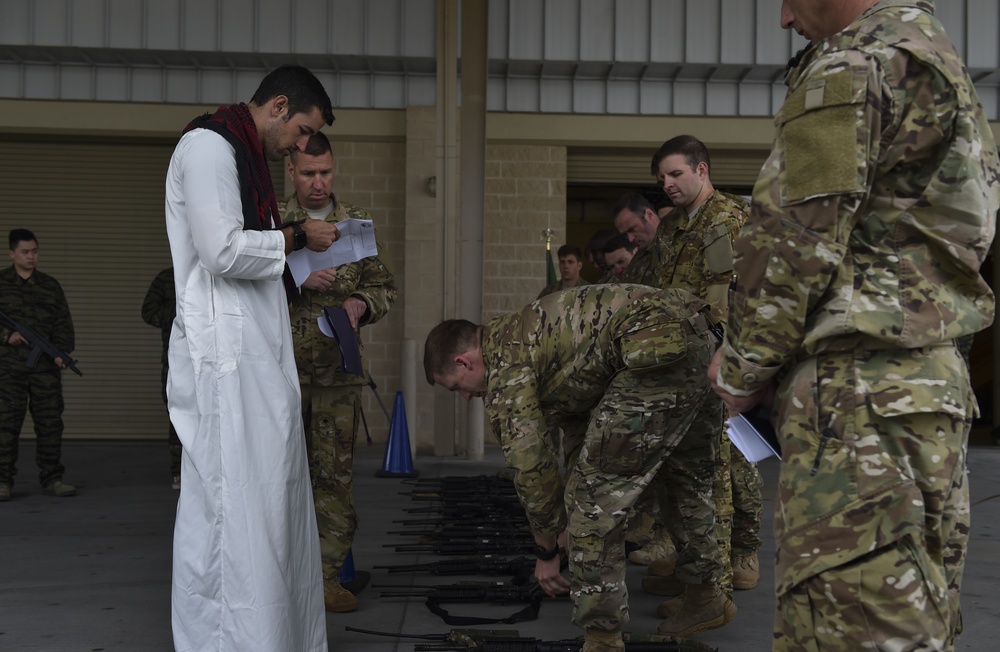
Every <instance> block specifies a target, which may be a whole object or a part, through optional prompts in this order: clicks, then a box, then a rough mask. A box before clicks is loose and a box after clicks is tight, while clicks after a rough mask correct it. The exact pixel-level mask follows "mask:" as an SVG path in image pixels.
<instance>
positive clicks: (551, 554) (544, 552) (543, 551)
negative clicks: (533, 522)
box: [535, 541, 559, 561]
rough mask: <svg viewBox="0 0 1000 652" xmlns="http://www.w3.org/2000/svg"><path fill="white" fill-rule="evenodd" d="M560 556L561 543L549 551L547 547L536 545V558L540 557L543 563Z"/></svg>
mask: <svg viewBox="0 0 1000 652" xmlns="http://www.w3.org/2000/svg"><path fill="white" fill-rule="evenodd" d="M558 556H559V542H558V541H557V542H556V545H555V546H553V547H552V550H548V549H547V548H545V546H540V545H537V544H536V545H535V557H538V558H539V559H541V560H542V561H549V560H550V559H555V558H556V557H558Z"/></svg>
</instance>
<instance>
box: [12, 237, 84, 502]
mask: <svg viewBox="0 0 1000 652" xmlns="http://www.w3.org/2000/svg"><path fill="white" fill-rule="evenodd" d="M9 241H10V258H11V260H12V261H13V264H12V265H11V266H10V267H8V268H7V269H5V270H3V271H2V272H0V309H2V310H3V311H4V313H6V314H7V315H8V316H9V317H10V318H11V319H14V320H16V321H18V322H21V323H23V324H24V325H25V326H27V327H28V328H30V329H32V330H34V331H35V332H36V333H38V334H39V335H41V336H42V337H44V338H46V339H48V340H49V342H51V343H52V344H53V345H55V346H56V347H58V348H59V349H60V350H61V351H63V352H64V353H66V354H67V355H68V354H70V353H72V352H73V346H74V342H75V338H74V331H73V318H72V317H71V316H70V314H69V305H68V304H67V303H66V295H64V294H63V290H62V286H60V285H59V281H57V280H55V279H54V278H52V277H51V276H49V275H48V274H45V273H43V272H40V271H38V270H37V269H35V267H36V265H37V264H38V239H37V238H35V234H34V233H32V232H31V231H29V230H27V229H13V230H11V232H10V237H9ZM30 352H31V347H30V346H28V342H27V340H25V339H24V337H22V335H21V334H20V333H18V332H16V331H15V330H14V329H13V328H11V327H9V326H8V325H7V324H3V323H0V501H7V500H10V496H11V488H12V487H13V486H14V475H15V474H16V473H17V468H16V467H15V465H16V464H17V441H18V439H19V438H20V436H21V426H22V424H23V423H24V413H25V412H26V411H27V410H28V409H29V408H30V410H31V420H32V422H33V423H34V424H35V437H36V439H37V441H36V448H35V462H36V463H37V464H38V468H39V469H40V472H39V474H38V480H39V482H40V483H41V485H42V490H43V491H44V492H45V493H46V494H48V495H50V496H59V497H66V496H73V495H76V487H74V486H73V485H70V484H66V483H65V482H63V481H62V478H63V473H64V472H65V470H66V469H65V467H64V466H63V465H62V462H61V461H60V458H61V457H62V434H63V420H62V412H63V405H64V403H63V395H62V370H63V369H64V368H65V367H66V364H65V362H64V361H63V360H62V358H56V359H55V360H53V359H52V358H50V357H49V356H47V355H43V356H41V357H40V358H39V359H38V362H37V364H36V366H35V367H34V368H31V367H28V364H27V360H28V354H29V353H30Z"/></svg>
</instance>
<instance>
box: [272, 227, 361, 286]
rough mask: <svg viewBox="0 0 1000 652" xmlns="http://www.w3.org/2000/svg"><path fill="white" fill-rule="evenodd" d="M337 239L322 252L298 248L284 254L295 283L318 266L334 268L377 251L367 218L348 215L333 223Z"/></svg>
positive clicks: (307, 275) (303, 279) (318, 268)
mask: <svg viewBox="0 0 1000 652" xmlns="http://www.w3.org/2000/svg"><path fill="white" fill-rule="evenodd" d="M337 229H338V230H339V231H340V238H339V239H338V240H337V241H336V242H334V243H333V244H332V245H330V248H329V249H327V250H326V251H323V252H317V251H310V250H309V249H299V250H298V251H293V252H292V253H290V254H288V256H286V257H285V260H286V261H287V262H288V269H289V270H291V272H292V278H294V279H295V285H302V283H303V282H304V281H305V280H306V279H307V278H309V275H310V274H312V273H313V272H315V271H316V270H320V269H329V268H331V267H338V266H340V265H344V264H346V263H354V262H357V261H359V260H361V259H362V258H367V257H369V256H375V255H377V254H378V245H377V244H376V243H375V227H374V226H373V225H372V221H371V220H359V219H357V218H354V217H349V218H347V219H346V220H344V221H342V222H337Z"/></svg>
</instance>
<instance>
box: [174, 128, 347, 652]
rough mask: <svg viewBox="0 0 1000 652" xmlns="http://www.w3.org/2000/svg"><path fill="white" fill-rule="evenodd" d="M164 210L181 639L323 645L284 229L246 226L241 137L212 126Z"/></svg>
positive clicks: (187, 147)
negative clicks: (178, 449) (172, 303)
mask: <svg viewBox="0 0 1000 652" xmlns="http://www.w3.org/2000/svg"><path fill="white" fill-rule="evenodd" d="M166 219H167V235H168V236H169V238H170V251H171V256H172V258H173V262H174V277H175V283H176V285H177V319H176V321H175V322H174V325H173V330H172V333H171V337H170V349H169V356H170V375H169V377H168V381H167V393H168V407H169V410H170V419H171V421H172V422H173V424H174V427H175V428H176V429H177V434H178V436H179V437H180V440H181V443H183V445H184V455H183V459H182V469H181V478H182V481H181V493H180V498H179V501H178V503H177V520H176V523H175V526H174V559H173V562H174V563H173V590H172V595H171V598H172V599H171V602H172V608H171V617H172V623H173V634H174V646H175V648H176V649H177V650H178V651H179V652H186V651H188V650H199V651H200V650H212V651H213V652H216V651H232V652H254V651H260V652H278V651H281V650H287V651H288V652H313V651H322V652H325V651H326V650H327V644H326V613H325V611H324V605H323V584H322V581H323V574H322V568H321V565H320V553H319V537H318V534H317V530H316V520H315V515H314V512H313V498H312V490H311V487H310V481H309V468H308V464H307V461H306V454H305V438H304V436H303V432H302V417H301V413H300V409H299V405H300V396H301V390H300V389H299V383H298V376H297V374H296V371H295V358H294V355H293V350H292V340H291V329H290V326H289V319H288V308H287V303H286V299H285V291H284V288H283V286H282V282H281V274H282V270H283V269H284V262H285V255H284V237H283V235H282V234H281V233H280V232H278V231H244V230H243V213H242V205H241V203H240V189H239V179H238V176H237V173H236V162H235V158H234V151H233V148H232V146H231V145H230V144H229V143H228V142H226V140H225V139H224V138H222V137H221V136H219V135H218V134H216V133H214V132H212V131H208V130H202V129H199V130H195V131H192V132H189V133H188V134H186V135H184V136H183V137H182V138H181V140H180V142H179V143H178V144H177V148H176V149H175V150H174V154H173V157H172V159H171V161H170V168H169V170H168V172H167V185H166Z"/></svg>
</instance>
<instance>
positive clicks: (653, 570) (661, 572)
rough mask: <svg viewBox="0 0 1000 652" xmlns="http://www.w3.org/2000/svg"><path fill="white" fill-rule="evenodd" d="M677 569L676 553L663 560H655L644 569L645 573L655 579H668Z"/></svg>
mask: <svg viewBox="0 0 1000 652" xmlns="http://www.w3.org/2000/svg"><path fill="white" fill-rule="evenodd" d="M675 568H677V553H676V552H675V553H674V554H673V556H671V557H666V558H664V559H657V560H655V561H653V562H652V563H651V564H650V565H649V566H647V567H646V572H647V573H649V574H650V575H656V576H657V577H670V576H671V575H673V574H674V569H675Z"/></svg>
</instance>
